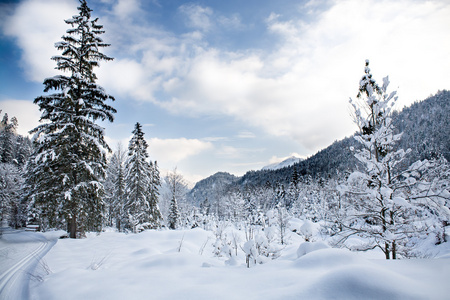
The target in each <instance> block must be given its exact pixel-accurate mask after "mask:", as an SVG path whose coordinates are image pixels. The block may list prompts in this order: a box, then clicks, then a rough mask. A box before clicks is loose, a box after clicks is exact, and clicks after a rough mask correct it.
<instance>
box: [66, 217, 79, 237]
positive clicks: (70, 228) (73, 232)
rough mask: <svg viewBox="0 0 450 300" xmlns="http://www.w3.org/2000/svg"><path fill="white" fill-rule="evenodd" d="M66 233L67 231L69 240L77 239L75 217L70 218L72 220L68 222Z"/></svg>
mask: <svg viewBox="0 0 450 300" xmlns="http://www.w3.org/2000/svg"><path fill="white" fill-rule="evenodd" d="M68 222H69V223H68V226H67V227H68V231H69V237H70V238H71V239H76V238H77V218H76V216H72V218H70V219H69V221H68Z"/></svg>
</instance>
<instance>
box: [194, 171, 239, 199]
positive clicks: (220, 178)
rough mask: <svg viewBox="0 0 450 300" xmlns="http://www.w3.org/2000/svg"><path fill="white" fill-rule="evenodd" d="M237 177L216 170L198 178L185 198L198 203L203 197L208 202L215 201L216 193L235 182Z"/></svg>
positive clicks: (218, 193)
mask: <svg viewBox="0 0 450 300" xmlns="http://www.w3.org/2000/svg"><path fill="white" fill-rule="evenodd" d="M238 179H239V177H236V176H234V175H232V174H229V173H226V172H218V173H216V174H214V175H212V176H209V177H208V178H205V179H203V180H200V181H199V182H197V183H196V184H195V186H194V188H193V189H192V190H191V191H189V193H188V194H187V195H186V199H187V200H188V201H189V202H191V203H194V204H196V205H199V204H200V203H201V202H203V201H204V200H205V199H208V201H209V202H210V203H214V202H215V201H216V197H217V195H220V194H221V193H223V192H224V191H225V190H226V189H227V188H228V187H229V186H230V185H232V184H233V183H235V182H236V181H237V180H238Z"/></svg>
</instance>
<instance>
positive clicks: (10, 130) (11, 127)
mask: <svg viewBox="0 0 450 300" xmlns="http://www.w3.org/2000/svg"><path fill="white" fill-rule="evenodd" d="M17 126H18V122H17V119H16V118H15V117H13V118H12V119H11V120H9V117H8V114H7V113H5V115H4V116H3V119H2V121H1V123H0V150H1V152H0V157H1V162H2V163H12V162H13V160H14V158H15V155H14V150H15V144H16V129H17Z"/></svg>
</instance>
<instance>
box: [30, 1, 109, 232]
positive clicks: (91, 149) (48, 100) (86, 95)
mask: <svg viewBox="0 0 450 300" xmlns="http://www.w3.org/2000/svg"><path fill="white" fill-rule="evenodd" d="M78 11H79V14H78V15H75V16H73V17H72V18H71V19H68V20H65V22H66V23H67V24H68V25H69V26H70V28H69V29H68V30H67V31H66V33H67V34H66V35H64V36H63V37H62V41H60V42H58V43H56V44H55V47H56V48H57V49H58V50H60V51H62V54H61V55H59V56H54V57H52V59H53V60H55V61H56V63H57V67H56V69H57V70H59V71H62V72H66V73H68V75H57V76H54V77H51V78H47V79H45V80H44V86H45V88H44V92H46V93H47V94H45V95H43V96H40V97H37V98H36V99H35V100H34V103H35V104H37V105H38V106H39V109H40V111H41V112H42V115H41V118H40V120H41V121H44V123H43V124H41V125H39V126H37V127H36V128H35V129H33V130H32V131H31V133H34V145H35V152H34V154H33V157H32V160H33V161H32V165H33V168H28V171H29V172H28V175H27V181H28V188H29V189H28V198H29V199H30V201H31V203H32V205H33V206H34V211H35V212H36V216H37V217H38V218H39V219H40V220H41V221H43V222H46V223H48V225H49V226H51V227H59V228H63V224H64V223H66V224H67V229H68V231H69V234H70V237H71V238H75V237H76V236H77V233H78V232H82V231H84V230H100V226H101V217H102V210H103V200H102V197H103V194H104V189H103V185H102V184H101V181H102V180H103V178H104V176H105V167H106V151H105V150H110V149H109V147H108V145H107V143H106V141H105V140H104V129H103V128H102V127H100V126H99V125H97V124H96V123H95V122H96V121H97V120H102V121H104V120H107V121H110V122H112V121H113V113H115V112H116V111H115V109H114V108H113V107H111V106H110V105H108V104H106V101H107V100H114V98H113V97H112V96H110V95H108V94H107V93H106V92H105V90H104V89H103V88H102V87H101V86H99V85H98V84H96V80H97V77H96V75H95V73H94V72H93V70H94V68H95V67H98V66H99V62H100V61H109V60H112V58H110V57H108V56H106V55H105V54H103V53H101V52H100V48H104V47H107V46H109V45H108V44H106V43H104V42H103V41H102V39H101V38H100V35H101V34H103V33H104V31H103V30H102V28H103V26H102V25H99V24H97V21H98V19H91V11H92V10H91V9H90V8H89V7H88V5H87V3H86V1H85V0H80V6H79V7H78ZM52 91H54V93H50V92H52Z"/></svg>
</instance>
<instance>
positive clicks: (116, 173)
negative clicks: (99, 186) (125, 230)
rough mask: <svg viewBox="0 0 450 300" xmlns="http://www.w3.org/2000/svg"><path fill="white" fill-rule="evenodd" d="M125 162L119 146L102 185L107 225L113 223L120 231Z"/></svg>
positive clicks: (122, 216) (124, 217)
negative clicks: (104, 193)
mask: <svg viewBox="0 0 450 300" xmlns="http://www.w3.org/2000/svg"><path fill="white" fill-rule="evenodd" d="M125 162H126V153H125V151H124V150H123V149H122V147H121V145H120V144H119V146H118V149H117V151H115V152H114V154H113V155H112V157H111V159H110V161H109V163H108V169H107V172H106V174H107V175H106V181H105V183H104V186H105V192H106V198H105V200H106V204H107V216H108V218H107V223H108V225H109V226H112V225H113V223H114V222H115V225H116V228H117V230H119V231H121V230H122V225H121V224H122V223H123V222H124V220H125V219H126V215H125V214H124V206H125Z"/></svg>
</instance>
